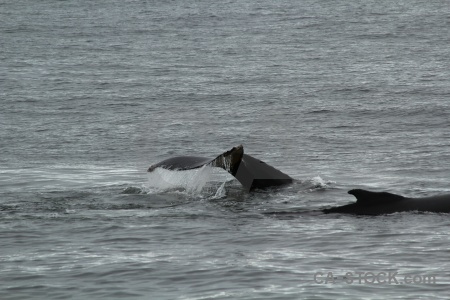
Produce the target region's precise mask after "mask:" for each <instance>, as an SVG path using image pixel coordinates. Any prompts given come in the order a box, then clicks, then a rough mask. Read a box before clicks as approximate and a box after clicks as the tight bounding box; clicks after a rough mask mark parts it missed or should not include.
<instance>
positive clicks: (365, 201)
mask: <svg viewBox="0 0 450 300" xmlns="http://www.w3.org/2000/svg"><path fill="white" fill-rule="evenodd" d="M348 193H349V194H350V195H353V196H355V197H356V203H357V204H358V205H365V206H370V205H380V204H387V203H393V202H398V201H402V200H405V199H406V198H405V197H403V196H400V195H396V194H391V193H388V192H371V191H366V190H363V189H354V190H350V191H349V192H348Z"/></svg>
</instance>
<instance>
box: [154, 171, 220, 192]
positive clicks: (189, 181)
mask: <svg viewBox="0 0 450 300" xmlns="http://www.w3.org/2000/svg"><path fill="white" fill-rule="evenodd" d="M212 173H213V168H211V167H210V166H203V167H201V168H198V169H193V170H186V171H172V170H166V169H162V168H157V169H155V170H154V171H153V172H151V173H148V179H149V180H148V182H147V183H146V184H145V188H146V189H149V190H150V191H167V190H173V189H183V190H185V191H186V192H187V193H190V194H199V193H201V191H202V189H203V188H204V186H205V185H206V183H207V182H208V181H209V180H210V178H211V174H212Z"/></svg>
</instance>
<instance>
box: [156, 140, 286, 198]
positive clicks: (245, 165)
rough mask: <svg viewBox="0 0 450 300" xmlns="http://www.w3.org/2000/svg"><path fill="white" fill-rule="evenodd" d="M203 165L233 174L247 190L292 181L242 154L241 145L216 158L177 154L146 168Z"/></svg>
mask: <svg viewBox="0 0 450 300" xmlns="http://www.w3.org/2000/svg"><path fill="white" fill-rule="evenodd" d="M204 165H210V166H212V167H218V168H222V169H224V170H226V171H227V172H229V173H230V174H231V175H233V176H234V177H235V178H236V179H237V180H238V181H239V182H240V183H241V184H242V185H243V186H244V188H246V189H247V190H248V191H250V190H253V189H255V188H260V189H262V188H267V187H273V186H280V185H285V184H289V183H292V182H293V179H292V178H291V177H290V176H289V175H286V174H284V173H283V172H281V171H279V170H277V169H275V168H274V167H272V166H269V165H268V164H266V163H265V162H263V161H261V160H259V159H256V158H254V157H252V156H250V155H247V154H244V147H243V146H242V145H239V146H236V147H233V148H232V149H230V150H228V151H226V152H224V153H222V154H220V155H219V156H217V157H216V158H212V159H211V158H205V157H197V156H178V157H173V158H169V159H166V160H163V161H161V162H159V163H157V164H154V165H152V166H150V167H149V168H148V170H147V171H148V172H152V171H153V170H155V169H156V168H164V169H167V170H191V169H196V168H200V167H202V166H204Z"/></svg>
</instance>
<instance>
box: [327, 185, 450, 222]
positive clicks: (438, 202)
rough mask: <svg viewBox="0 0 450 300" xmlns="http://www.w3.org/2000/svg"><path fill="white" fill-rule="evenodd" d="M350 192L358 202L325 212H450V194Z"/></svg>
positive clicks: (360, 190)
mask: <svg viewBox="0 0 450 300" xmlns="http://www.w3.org/2000/svg"><path fill="white" fill-rule="evenodd" d="M348 193H349V194H351V195H354V196H355V197H356V203H351V204H347V205H343V206H338V207H332V208H328V209H324V210H323V212H324V213H327V214H328V213H344V214H353V215H373V216H375V215H385V214H392V213H396V212H406V211H418V212H435V213H450V194H447V195H438V196H431V197H424V198H407V197H403V196H400V195H396V194H391V193H387V192H371V191H366V190H362V189H355V190H351V191H349V192H348Z"/></svg>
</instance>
